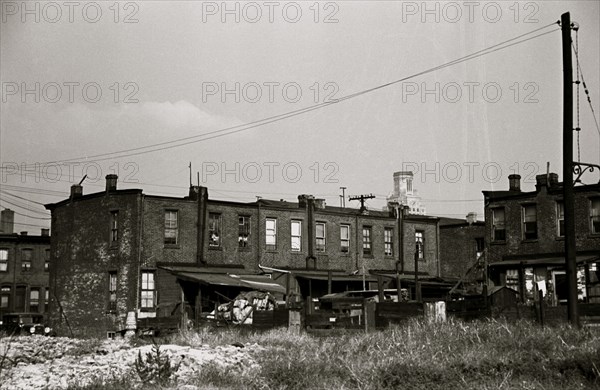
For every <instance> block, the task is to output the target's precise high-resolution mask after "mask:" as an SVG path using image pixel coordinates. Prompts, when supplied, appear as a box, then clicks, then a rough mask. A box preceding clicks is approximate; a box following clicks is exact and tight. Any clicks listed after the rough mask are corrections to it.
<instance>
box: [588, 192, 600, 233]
mask: <svg viewBox="0 0 600 390" xmlns="http://www.w3.org/2000/svg"><path fill="white" fill-rule="evenodd" d="M594 204H595V205H596V206H597V208H594ZM589 206H590V233H591V234H600V198H590V202H589ZM596 224H597V226H598V229H597V230H596V229H595V226H596Z"/></svg>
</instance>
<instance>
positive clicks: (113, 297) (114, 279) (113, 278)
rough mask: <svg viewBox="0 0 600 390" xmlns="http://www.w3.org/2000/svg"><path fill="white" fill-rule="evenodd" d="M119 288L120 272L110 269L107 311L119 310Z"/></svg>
mask: <svg viewBox="0 0 600 390" xmlns="http://www.w3.org/2000/svg"><path fill="white" fill-rule="evenodd" d="M117 290H118V272H117V271H108V304H107V311H108V312H109V313H115V312H116V311H117Z"/></svg>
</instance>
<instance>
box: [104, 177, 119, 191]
mask: <svg viewBox="0 0 600 390" xmlns="http://www.w3.org/2000/svg"><path fill="white" fill-rule="evenodd" d="M118 178H119V176H117V175H115V174H114V173H111V174H110V175H106V192H109V191H116V190H117V179H118Z"/></svg>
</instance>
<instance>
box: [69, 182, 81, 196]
mask: <svg viewBox="0 0 600 390" xmlns="http://www.w3.org/2000/svg"><path fill="white" fill-rule="evenodd" d="M82 195H83V187H82V186H81V185H79V184H73V185H72V186H71V198H72V199H73V198H79V197H80V196H82Z"/></svg>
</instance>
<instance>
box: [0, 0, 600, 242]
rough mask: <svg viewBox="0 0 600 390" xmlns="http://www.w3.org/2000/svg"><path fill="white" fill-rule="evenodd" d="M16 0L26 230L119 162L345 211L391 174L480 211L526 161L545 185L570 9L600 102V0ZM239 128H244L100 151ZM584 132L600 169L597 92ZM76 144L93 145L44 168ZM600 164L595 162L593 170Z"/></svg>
mask: <svg viewBox="0 0 600 390" xmlns="http://www.w3.org/2000/svg"><path fill="white" fill-rule="evenodd" d="M1 5H2V15H1V16H2V20H1V24H0V44H1V52H0V78H1V81H2V101H1V107H0V109H1V112H0V142H1V145H0V153H1V156H0V160H1V162H2V166H3V170H2V179H1V182H0V190H1V191H2V193H1V194H0V206H1V207H2V208H11V209H13V210H15V211H17V212H18V213H19V214H18V215H17V216H16V220H17V222H18V223H20V224H22V225H17V227H16V229H17V230H18V231H20V230H29V231H32V232H33V231H38V228H39V226H49V221H48V220H42V219H36V218H44V217H48V216H49V215H48V213H45V211H44V209H43V207H42V206H40V205H39V204H37V203H35V202H39V203H48V202H56V201H59V200H61V199H64V197H66V196H67V194H68V191H69V186H70V185H71V184H72V183H76V182H79V181H80V180H81V178H82V177H83V175H84V174H86V173H87V175H88V177H87V179H86V180H85V181H84V182H83V186H84V193H92V192H97V191H101V190H102V189H103V187H104V176H105V175H106V174H109V173H118V175H119V181H120V182H119V187H120V188H143V189H144V191H145V193H148V194H157V195H171V196H184V195H186V194H187V187H188V186H189V169H188V164H189V163H190V162H191V163H192V170H193V172H194V174H193V176H194V178H193V180H194V183H195V182H196V180H197V179H196V178H197V173H199V176H200V182H201V183H200V184H201V185H205V186H207V187H208V188H209V195H210V197H211V198H213V199H222V200H234V201H254V200H256V197H255V196H262V197H264V198H270V199H286V200H290V201H295V200H296V199H297V195H298V194H303V193H308V194H314V195H316V196H318V197H324V198H326V199H327V203H328V204H329V205H339V194H340V193H341V191H340V187H342V186H344V187H347V189H346V195H356V194H365V193H367V194H368V193H373V194H374V195H376V199H373V200H371V201H369V203H368V205H369V206H370V207H372V208H376V209H380V208H381V207H382V206H384V205H385V197H386V196H387V195H389V193H390V192H391V190H392V188H393V180H392V175H393V172H395V171H399V170H407V169H410V170H414V171H415V181H414V187H415V188H416V189H418V190H419V194H420V195H421V196H422V198H423V203H424V205H425V207H426V208H427V213H428V214H430V215H444V216H452V217H457V218H462V217H464V216H465V215H466V214H467V213H468V212H470V211H476V212H478V213H479V216H480V218H482V213H483V198H482V194H481V191H482V190H502V189H507V188H508V179H507V176H508V175H509V174H511V173H520V174H521V176H522V177H523V179H522V181H523V183H522V188H523V189H524V190H533V188H534V183H535V175H536V174H540V173H545V172H546V164H547V162H549V163H550V170H551V171H552V172H557V173H559V174H560V175H561V180H562V169H561V167H562V146H561V145H562V107H563V101H562V63H561V61H562V54H561V34H560V31H559V27H558V26H557V25H554V26H551V27H546V26H548V25H550V24H551V23H553V22H556V21H557V20H559V19H560V15H561V14H562V13H563V12H566V11H570V12H571V18H572V20H573V21H575V22H577V23H578V24H579V26H580V29H579V53H580V55H579V57H580V60H581V68H582V69H583V74H584V77H585V81H586V82H587V86H588V88H589V92H590V96H591V100H592V104H593V107H594V109H595V111H596V113H597V115H598V113H600V103H599V102H600V96H599V90H600V88H599V85H600V80H599V63H600V60H599V56H600V54H599V48H600V42H599V37H600V31H599V21H600V7H599V2H598V1H521V2H516V1H496V2H490V1H487V2H486V1H480V2H462V1H459V2H433V1H431V2H427V3H426V5H425V3H423V2H420V1H419V2H411V1H337V2H326V1H323V2H315V1H297V2H277V1H275V2H233V1H231V2H226V3H223V2H221V1H218V2H206V1H205V2H201V1H145V2H139V1H138V2H116V3H115V2H114V1H108V2H103V1H98V2H75V3H64V2H34V1H32V2H28V8H27V9H24V8H23V7H22V3H21V2H11V1H4V0H2V1H1ZM537 29H539V31H538V32H536V33H534V34H530V35H525V36H524V37H523V38H530V37H534V36H535V35H538V34H542V33H545V32H550V33H548V34H546V35H543V36H540V37H537V38H534V39H531V40H529V41H527V42H523V43H519V44H517V45H514V46H512V47H508V48H505V49H503V50H499V51H495V52H492V53H489V54H486V55H484V56H481V57H479V58H474V59H471V60H469V61H466V62H461V63H458V64H455V65H452V66H450V67H447V68H444V69H440V70H437V71H434V72H430V73H426V74H423V75H420V76H417V77H414V78H410V79H407V80H405V81H403V82H399V83H396V84H393V85H390V86H387V87H385V88H380V89H377V90H374V91H371V92H369V93H365V94H361V95H359V96H356V97H354V98H352V99H348V100H344V99H342V100H341V101H339V102H337V103H334V104H326V105H324V106H323V107H321V108H318V109H315V110H312V111H308V112H305V113H302V112H299V113H298V115H295V116H291V117H288V118H284V119H281V120H278V121H273V122H272V123H267V124H263V125H260V126H257V127H253V128H247V127H243V125H245V124H248V123H253V122H255V121H260V120H263V119H265V118H270V117H274V116H277V115H281V114H285V113H289V112H293V111H296V110H301V109H305V108H307V107H311V106H314V105H316V104H320V103H327V102H331V101H332V100H333V99H340V98H343V97H345V96H348V95H352V94H355V93H357V92H361V91H365V90H369V89H370V88H373V87H376V86H380V85H383V84H386V83H389V82H392V81H396V80H400V79H403V78H405V77H408V76H411V75H414V74H418V73H420V72H422V71H425V70H428V69H431V68H434V67H436V66H439V65H442V64H445V63H448V62H450V61H453V60H455V59H458V58H461V57H464V56H466V55H469V54H471V53H474V52H478V51H480V50H483V49H486V48H488V47H490V46H493V45H496V44H498V43H501V42H504V41H507V40H510V39H512V38H515V37H517V36H520V35H522V34H526V33H530V32H532V31H534V30H537ZM553 30H555V31H553ZM551 31H553V32H551ZM573 39H575V34H574V33H573ZM512 42H516V41H512ZM36 83H37V84H36ZM99 93H101V95H100V94H99ZM276 119H277V118H276ZM576 121H577V119H575V123H577V122H576ZM232 126H241V127H234V128H233V130H234V131H236V130H242V131H239V132H235V133H231V134H228V135H227V134H226V133H227V132H228V131H226V132H222V133H212V136H214V135H222V136H220V137H217V138H211V139H208V138H207V137H204V138H203V137H196V138H190V139H189V140H188V142H190V141H195V142H191V143H187V144H186V145H182V144H183V142H176V143H170V144H164V145H162V147H160V148H161V149H162V150H159V151H153V152H150V153H144V154H134V153H139V152H145V151H147V149H139V150H135V151H131V152H129V153H125V154H126V155H125V156H122V155H121V157H117V156H115V155H108V156H104V157H102V158H103V159H102V160H100V161H95V160H97V159H98V158H97V157H90V156H95V155H99V154H105V153H111V152H117V151H121V150H126V149H135V148H140V147H144V146H148V145H154V144H161V143H166V142H169V141H175V140H178V139H182V138H186V137H194V136H199V135H201V134H204V133H209V132H214V131H218V130H222V129H227V128H230V127H232ZM580 126H581V128H582V131H581V133H580V142H579V143H580V153H581V160H582V161H585V162H591V163H599V158H600V140H599V131H598V130H597V128H596V125H595V124H594V120H593V117H592V114H591V110H590V107H589V105H588V103H587V100H586V97H585V95H584V94H583V89H582V91H581V101H580ZM176 145H180V146H177V147H172V146H176ZM181 145H182V146H181ZM575 145H577V139H575ZM165 147H171V148H165ZM574 150H575V152H574V153H575V159H577V155H578V150H577V147H575V149H574ZM80 157H88V159H87V160H77V161H81V163H79V164H71V165H67V164H58V165H57V164H45V163H47V162H55V161H63V160H67V159H73V158H75V159H78V158H80ZM36 163H39V165H35V164H36ZM24 164H30V166H29V167H28V168H27V169H29V173H26V172H25V170H26V167H25V165H24ZM32 164H33V165H32ZM224 170H227V172H226V173H225V174H224V175H223V171H224ZM598 178H599V177H598V173H597V171H596V173H595V174H588V175H587V176H586V178H585V180H586V181H587V182H588V183H590V182H597V181H598ZM13 195H16V196H19V197H21V198H17V197H14V196H13ZM22 198H24V199H22ZM29 200H31V201H33V202H29ZM355 203H356V204H355ZM347 205H349V206H351V207H358V204H357V202H347ZM22 214H24V215H22ZM25 215H27V216H29V217H26V216H25ZM30 217H36V218H30ZM26 224H27V225H26Z"/></svg>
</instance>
